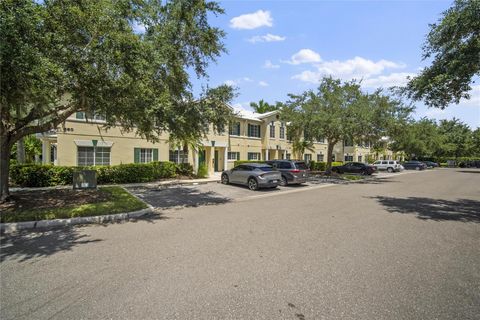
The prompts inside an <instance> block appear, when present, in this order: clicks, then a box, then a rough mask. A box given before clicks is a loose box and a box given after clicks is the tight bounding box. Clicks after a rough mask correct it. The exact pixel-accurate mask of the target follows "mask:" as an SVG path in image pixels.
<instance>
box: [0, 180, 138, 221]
mask: <svg viewBox="0 0 480 320" xmlns="http://www.w3.org/2000/svg"><path fill="white" fill-rule="evenodd" d="M11 197H12V201H9V202H7V203H3V204H0V212H1V214H0V222H2V223H9V222H24V221H39V220H52V219H68V218H74V217H90V216H101V215H109V214H115V213H125V212H132V211H137V210H141V209H145V208H147V205H146V204H145V203H144V202H143V201H141V200H139V199H138V198H136V197H134V196H133V195H131V194H130V193H129V192H128V191H126V190H125V189H123V188H121V187H102V188H98V189H90V190H73V189H49V190H36V191H17V192H13V193H12V195H11Z"/></svg>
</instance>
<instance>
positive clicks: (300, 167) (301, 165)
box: [295, 162, 308, 170]
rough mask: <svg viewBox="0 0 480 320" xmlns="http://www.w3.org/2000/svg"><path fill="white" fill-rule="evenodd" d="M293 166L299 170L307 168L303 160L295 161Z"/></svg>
mask: <svg viewBox="0 0 480 320" xmlns="http://www.w3.org/2000/svg"><path fill="white" fill-rule="evenodd" d="M295 166H296V167H297V169H300V170H307V169H308V167H307V164H306V163H305V162H295Z"/></svg>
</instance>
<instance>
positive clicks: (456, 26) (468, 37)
mask: <svg viewBox="0 0 480 320" xmlns="http://www.w3.org/2000/svg"><path fill="white" fill-rule="evenodd" d="M423 58H424V59H432V62H431V65H430V66H428V67H426V68H425V69H423V70H422V71H421V72H420V74H419V75H418V76H416V77H414V78H413V79H411V80H410V81H409V83H408V84H407V87H406V92H407V93H408V95H409V96H410V97H411V98H413V99H415V100H424V101H425V103H426V104H427V105H428V106H432V107H439V108H442V109H443V108H445V107H446V106H448V105H449V104H450V103H459V102H460V99H461V98H469V94H468V92H469V91H470V90H471V84H472V82H473V81H474V79H475V77H476V76H480V0H455V2H454V4H453V6H452V7H451V8H449V9H448V10H446V11H445V12H444V13H443V17H442V18H441V19H440V20H439V21H438V22H437V23H434V24H432V25H430V32H429V34H428V35H427V38H426V41H425V44H424V46H423Z"/></svg>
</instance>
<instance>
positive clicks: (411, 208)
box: [370, 196, 480, 223]
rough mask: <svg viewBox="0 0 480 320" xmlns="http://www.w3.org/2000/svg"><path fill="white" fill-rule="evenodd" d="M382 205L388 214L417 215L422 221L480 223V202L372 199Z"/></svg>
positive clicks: (464, 200)
mask: <svg viewBox="0 0 480 320" xmlns="http://www.w3.org/2000/svg"><path fill="white" fill-rule="evenodd" d="M370 198H371V199H375V200H377V201H378V202H379V203H380V204H382V205H383V206H384V207H385V208H386V210H387V211H388V212H392V213H406V214H415V215H416V216H417V218H419V219H422V220H434V221H460V222H476V223H480V201H476V200H471V199H459V200H457V201H450V200H442V199H431V198H420V197H409V198H393V197H382V196H380V197H370Z"/></svg>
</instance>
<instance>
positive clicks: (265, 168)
mask: <svg viewBox="0 0 480 320" xmlns="http://www.w3.org/2000/svg"><path fill="white" fill-rule="evenodd" d="M254 170H260V171H264V172H268V171H274V170H275V169H274V168H272V167H267V166H265V167H256V168H255V169H254Z"/></svg>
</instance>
